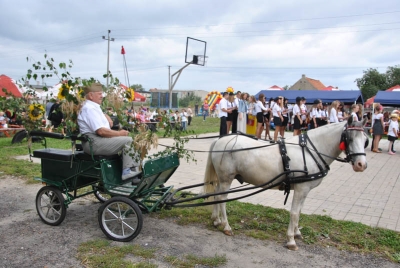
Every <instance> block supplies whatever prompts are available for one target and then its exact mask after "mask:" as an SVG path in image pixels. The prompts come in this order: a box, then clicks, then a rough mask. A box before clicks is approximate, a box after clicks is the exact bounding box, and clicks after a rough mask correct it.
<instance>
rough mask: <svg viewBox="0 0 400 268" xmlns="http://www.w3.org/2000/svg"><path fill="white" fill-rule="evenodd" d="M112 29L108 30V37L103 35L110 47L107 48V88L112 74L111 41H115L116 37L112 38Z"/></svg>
mask: <svg viewBox="0 0 400 268" xmlns="http://www.w3.org/2000/svg"><path fill="white" fill-rule="evenodd" d="M110 33H111V30H108V36H107V38H106V37H105V36H104V35H103V39H104V40H107V41H108V46H107V47H108V48H107V88H108V80H109V74H110V41H114V40H115V39H114V38H110Z"/></svg>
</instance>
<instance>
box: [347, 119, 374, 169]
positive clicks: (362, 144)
mask: <svg viewBox="0 0 400 268" xmlns="http://www.w3.org/2000/svg"><path fill="white" fill-rule="evenodd" d="M366 122H367V118H364V120H363V121H360V122H358V121H353V117H352V116H350V117H349V119H348V120H347V125H346V127H345V129H344V130H343V133H342V138H341V144H340V146H341V147H342V148H341V149H344V151H345V152H346V158H347V160H348V161H349V162H350V163H351V164H352V166H353V170H354V171H356V172H362V171H364V170H365V169H366V168H367V158H366V154H365V151H364V149H365V148H366V147H367V146H368V141H369V140H368V136H367V134H365V132H364V125H365V123H366Z"/></svg>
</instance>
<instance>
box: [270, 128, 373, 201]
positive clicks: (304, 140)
mask: <svg viewBox="0 0 400 268" xmlns="http://www.w3.org/2000/svg"><path fill="white" fill-rule="evenodd" d="M352 130H353V131H364V130H363V128H356V127H347V125H346V126H345V129H344V131H343V132H342V135H341V139H340V142H341V143H343V144H344V147H345V148H344V151H345V153H346V158H344V159H342V158H339V157H337V158H334V159H335V160H337V161H340V162H346V163H349V162H351V163H352V165H354V160H353V156H358V155H364V156H365V155H366V154H365V153H351V152H350V150H349V133H348V131H352ZM278 144H279V152H280V154H281V158H282V164H283V170H284V174H286V177H285V179H284V180H283V181H282V183H281V185H280V187H279V189H280V190H283V191H284V195H286V197H285V202H284V204H285V205H286V202H287V200H288V197H289V194H290V187H291V184H293V183H301V182H307V181H313V180H317V179H322V178H323V177H325V176H326V175H327V174H328V171H329V170H330V168H329V165H328V164H327V163H326V161H325V159H324V158H323V157H322V154H321V153H320V152H318V150H317V149H316V148H315V146H314V144H313V143H312V141H311V139H310V137H309V136H308V135H307V133H301V134H300V135H299V146H300V147H301V149H302V154H303V163H304V171H301V172H303V173H304V175H301V176H294V173H295V172H299V171H297V170H296V171H291V170H290V164H289V162H290V158H289V156H288V155H287V150H286V144H285V141H284V139H281V140H280V141H279V142H278ZM307 144H310V146H311V148H312V150H313V151H314V152H315V155H314V154H313V153H312V152H311V150H310V148H309V147H308V146H307ZM367 146H368V139H367V141H366V143H365V147H367ZM365 147H364V148H365ZM306 152H307V153H308V154H309V155H310V156H311V157H312V159H313V160H314V162H315V164H316V165H317V166H318V169H319V172H317V173H314V174H309V173H308V168H307V163H306ZM324 156H326V157H329V156H327V155H324ZM318 158H319V160H320V161H318ZM330 158H331V157H330ZM320 162H321V163H322V164H321V163H320Z"/></svg>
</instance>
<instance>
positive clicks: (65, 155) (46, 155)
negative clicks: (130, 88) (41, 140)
mask: <svg viewBox="0 0 400 268" xmlns="http://www.w3.org/2000/svg"><path fill="white" fill-rule="evenodd" d="M33 157H37V158H41V159H51V160H58V161H71V159H72V157H73V154H72V151H71V150H62V149H54V148H45V149H38V150H35V151H33ZM75 157H76V158H77V159H79V160H85V161H93V159H92V156H91V155H90V154H86V153H84V152H83V151H75ZM120 157H121V156H120V155H118V154H113V155H95V156H94V159H95V160H102V159H106V160H111V159H117V158H120Z"/></svg>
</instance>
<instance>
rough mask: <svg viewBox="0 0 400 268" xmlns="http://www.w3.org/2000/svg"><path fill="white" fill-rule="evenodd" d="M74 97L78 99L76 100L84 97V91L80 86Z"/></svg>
mask: <svg viewBox="0 0 400 268" xmlns="http://www.w3.org/2000/svg"><path fill="white" fill-rule="evenodd" d="M76 98H77V99H78V101H82V100H83V99H84V98H85V92H84V91H83V89H82V88H81V87H80V88H78V94H76Z"/></svg>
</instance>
